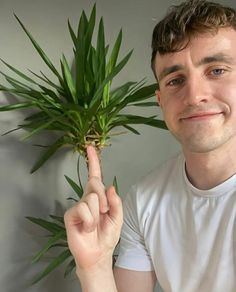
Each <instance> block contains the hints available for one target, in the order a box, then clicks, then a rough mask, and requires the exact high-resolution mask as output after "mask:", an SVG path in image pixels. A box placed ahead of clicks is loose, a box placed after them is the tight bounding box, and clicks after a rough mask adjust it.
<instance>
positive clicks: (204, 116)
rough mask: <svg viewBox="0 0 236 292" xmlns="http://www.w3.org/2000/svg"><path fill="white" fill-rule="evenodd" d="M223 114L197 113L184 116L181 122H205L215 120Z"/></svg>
mask: <svg viewBox="0 0 236 292" xmlns="http://www.w3.org/2000/svg"><path fill="white" fill-rule="evenodd" d="M221 114H223V112H208V111H206V112H205V111H204V112H195V113H190V114H187V115H184V116H183V117H181V118H180V120H182V121H195V120H204V119H209V118H214V117H216V116H218V115H221Z"/></svg>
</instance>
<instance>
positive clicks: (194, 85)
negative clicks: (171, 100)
mask: <svg viewBox="0 0 236 292" xmlns="http://www.w3.org/2000/svg"><path fill="white" fill-rule="evenodd" d="M209 93H210V92H209V86H208V84H207V80H204V79H203V78H201V77H200V76H199V75H196V76H189V78H188V79H187V83H186V86H185V92H184V104H185V105H198V104H199V103H206V102H207V101H208V99H209V98H210V94H209Z"/></svg>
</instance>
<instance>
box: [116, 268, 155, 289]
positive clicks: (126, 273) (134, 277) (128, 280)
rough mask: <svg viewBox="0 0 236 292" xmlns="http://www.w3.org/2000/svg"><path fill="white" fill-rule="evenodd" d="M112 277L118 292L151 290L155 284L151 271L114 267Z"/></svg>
mask: <svg viewBox="0 0 236 292" xmlns="http://www.w3.org/2000/svg"><path fill="white" fill-rule="evenodd" d="M114 277H115V282H116V287H117V290H118V291H119V292H130V291H135V292H153V289H154V287H155V284H156V275H155V272H153V271H150V272H138V271H131V270H127V269H123V268H117V267H116V268H115V269H114Z"/></svg>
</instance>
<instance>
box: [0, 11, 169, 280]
mask: <svg viewBox="0 0 236 292" xmlns="http://www.w3.org/2000/svg"><path fill="white" fill-rule="evenodd" d="M15 17H16V19H17V21H18V22H19V24H20V26H21V27H22V29H23V30H24V32H25V33H26V35H27V36H28V38H29V39H30V41H31V43H32V44H33V46H34V47H35V49H36V50H37V52H38V54H39V55H40V57H41V58H42V60H43V61H44V62H45V64H46V65H47V67H48V68H49V69H50V70H51V72H52V73H53V75H54V77H55V78H56V81H54V80H51V79H49V78H48V77H47V76H46V75H45V74H44V73H43V72H41V74H37V73H34V72H32V71H31V74H30V75H26V74H24V73H23V72H21V71H19V70H18V69H16V68H15V67H13V66H12V65H10V64H8V63H6V62H5V61H3V60H2V62H3V63H4V64H5V65H6V67H7V68H8V69H10V71H11V72H13V73H14V74H15V75H16V76H15V77H12V76H10V75H8V74H6V73H5V72H1V74H2V75H3V76H4V77H5V80H6V82H7V84H8V85H3V84H2V85H0V90H1V91H3V92H7V93H10V94H13V95H14V96H16V98H17V102H16V103H14V104H8V105H4V106H1V107H0V111H12V110H19V109H24V108H30V109H31V110H32V111H31V113H30V115H28V116H26V118H25V119H24V120H23V121H22V123H21V124H20V125H18V127H17V129H15V130H18V129H23V130H26V131H27V134H26V135H25V136H24V137H23V139H24V140H26V139H30V138H32V137H33V136H35V135H37V134H39V133H42V132H45V133H56V134H57V135H58V137H57V139H56V140H55V141H54V142H53V143H52V144H51V145H49V146H47V147H46V150H45V149H44V150H43V151H42V154H41V155H40V157H39V158H38V159H37V161H36V162H35V164H34V166H33V168H32V170H31V173H32V172H34V171H36V170H37V169H39V168H40V167H41V166H42V165H43V164H44V163H45V162H46V161H47V160H48V159H49V158H50V157H52V155H53V154H54V153H55V152H56V151H58V149H60V148H62V147H65V146H70V147H71V148H72V149H73V150H75V151H77V152H78V153H79V157H80V156H82V157H84V158H86V147H87V145H88V144H93V145H94V146H95V147H96V149H97V151H98V152H99V153H100V151H101V149H102V148H104V147H105V146H107V145H108V144H109V143H110V139H111V137H112V136H113V135H117V134H120V132H114V129H115V128H117V127H123V128H125V130H128V131H131V132H133V133H135V134H139V132H138V131H137V130H136V129H134V128H133V125H135V124H136V125H137V124H146V125H149V126H153V127H157V128H162V129H166V125H165V123H164V122H163V121H162V120H158V119H157V118H156V116H150V117H144V116H139V115H132V114H126V113H124V112H123V110H124V109H125V108H126V107H127V106H143V107H149V106H153V105H155V106H156V103H154V102H152V101H147V100H148V99H150V98H151V97H152V96H153V95H154V92H155V89H156V87H157V85H156V84H151V85H145V82H144V81H143V80H142V81H139V82H134V81H128V82H126V83H125V84H122V85H121V86H118V87H116V88H113V87H112V81H113V79H114V77H115V76H116V75H117V74H118V73H119V72H120V71H121V70H122V69H123V67H124V66H125V65H126V64H127V62H128V60H129V59H130V56H131V54H132V51H130V52H129V53H128V54H127V55H126V56H125V57H124V58H123V59H121V60H119V52H120V47H121V43H122V31H120V32H119V34H118V36H117V38H116V41H115V43H114V46H113V48H112V49H110V47H109V45H107V44H106V41H105V33H104V24H103V19H102V18H101V19H100V22H99V26H98V33H97V37H96V41H95V40H94V28H95V25H96V6H95V5H94V7H93V9H92V12H91V14H90V16H89V17H88V16H87V15H86V13H85V12H84V11H83V12H82V14H81V17H80V21H79V25H78V29H77V31H76V32H75V31H74V30H73V28H72V27H71V24H70V22H69V21H68V28H69V32H70V36H71V39H72V42H73V46H74V47H73V53H74V66H72V68H70V66H69V63H68V61H67V59H66V57H65V56H64V55H62V58H61V60H60V71H59V70H58V69H57V68H56V66H54V65H53V63H52V62H51V61H50V59H49V57H48V56H47V55H46V54H45V52H44V51H43V50H42V48H41V47H40V46H39V44H38V43H37V42H36V40H35V39H34V38H33V36H32V35H31V33H30V32H29V31H28V30H27V29H26V27H25V26H24V25H23V23H22V22H21V21H20V19H19V18H18V17H17V16H16V15H15ZM33 77H34V78H33ZM44 148H45V147H44ZM78 168H79V161H78ZM66 180H67V182H68V183H69V184H70V186H71V187H72V189H73V190H74V191H75V193H76V195H77V196H76V198H71V199H73V200H75V201H77V200H79V198H80V197H81V196H82V194H83V187H82V183H81V181H80V179H79V184H77V183H76V182H74V181H73V180H72V179H70V178H69V177H66ZM27 218H28V219H29V220H30V221H32V222H33V223H35V224H37V225H39V226H41V227H42V228H44V229H45V230H47V231H48V232H49V240H48V241H47V243H46V245H45V246H44V247H43V248H42V249H41V250H40V252H39V253H37V255H36V256H35V257H34V259H33V262H37V261H38V260H40V259H41V258H42V256H44V255H45V254H46V253H47V252H48V251H49V250H50V249H51V248H56V247H59V248H62V252H61V253H60V254H59V255H58V256H56V257H55V258H54V259H53V260H52V262H51V263H50V264H49V265H48V266H47V267H46V269H45V270H44V271H43V272H42V273H41V274H39V275H38V276H37V277H36V278H35V280H34V283H36V282H37V281H39V280H40V279H42V278H43V277H44V276H46V275H47V274H48V273H49V272H51V271H52V270H53V269H55V268H56V267H57V266H59V265H60V264H61V263H63V262H64V261H65V260H67V259H68V258H71V254H70V251H69V249H68V245H67V241H66V232H65V227H64V222H63V217H60V216H54V215H51V216H50V219H51V221H50V220H44V219H40V218H34V217H27ZM74 266H75V263H74V261H73V259H71V260H70V262H69V263H68V264H67V267H66V270H65V276H67V275H68V274H70V272H71V271H72V270H73V268H74Z"/></svg>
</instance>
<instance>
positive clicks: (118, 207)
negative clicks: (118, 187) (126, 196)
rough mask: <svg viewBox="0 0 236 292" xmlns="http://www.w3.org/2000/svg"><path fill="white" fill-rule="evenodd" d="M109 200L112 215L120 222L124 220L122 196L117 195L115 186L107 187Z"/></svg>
mask: <svg viewBox="0 0 236 292" xmlns="http://www.w3.org/2000/svg"><path fill="white" fill-rule="evenodd" d="M106 193H107V201H108V205H109V215H110V217H111V218H112V219H113V220H114V221H115V222H116V223H119V224H122V221H123V209H122V201H121V198H120V197H119V196H118V195H117V193H116V191H115V188H114V187H113V186H111V187H109V188H108V189H107V192H106Z"/></svg>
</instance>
